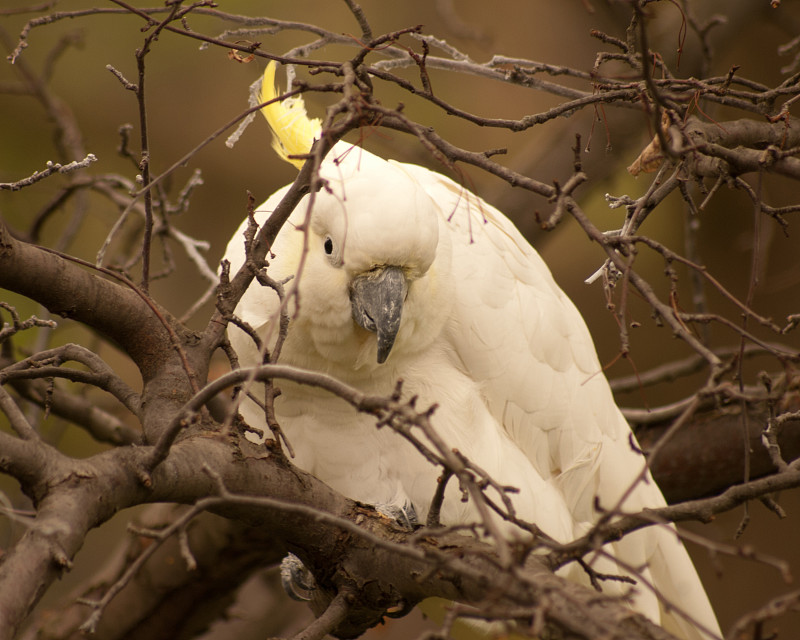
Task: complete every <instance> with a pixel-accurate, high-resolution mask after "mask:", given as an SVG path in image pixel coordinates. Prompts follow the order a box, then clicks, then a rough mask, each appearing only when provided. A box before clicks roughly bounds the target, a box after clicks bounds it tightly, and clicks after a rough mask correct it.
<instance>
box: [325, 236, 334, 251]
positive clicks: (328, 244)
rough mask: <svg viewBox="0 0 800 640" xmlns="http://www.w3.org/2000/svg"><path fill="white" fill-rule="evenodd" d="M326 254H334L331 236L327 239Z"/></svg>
mask: <svg viewBox="0 0 800 640" xmlns="http://www.w3.org/2000/svg"><path fill="white" fill-rule="evenodd" d="M325 253H326V254H328V255H331V254H332V253H333V240H331V239H330V236H329V237H327V238H325Z"/></svg>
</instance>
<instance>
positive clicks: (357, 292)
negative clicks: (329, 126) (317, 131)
mask: <svg viewBox="0 0 800 640" xmlns="http://www.w3.org/2000/svg"><path fill="white" fill-rule="evenodd" d="M332 153H333V154H334V158H333V161H332V162H326V163H325V165H324V166H323V169H322V172H321V173H322V177H323V178H324V179H325V180H326V183H327V187H326V189H325V190H323V191H321V192H320V193H319V194H318V197H317V198H316V202H315V204H314V207H313V211H312V216H311V224H310V228H309V238H308V252H309V253H308V259H307V263H308V272H307V273H305V274H301V275H300V278H301V279H305V280H306V282H304V283H301V285H300V291H301V296H302V295H303V294H302V292H303V291H308V295H309V297H310V296H312V295H313V297H314V298H316V299H318V300H323V299H327V300H328V301H329V302H330V303H331V304H330V307H329V315H328V316H327V317H326V315H325V314H322V313H321V311H322V309H320V308H317V312H318V313H319V315H318V316H317V317H316V318H314V321H315V322H316V323H322V324H330V325H331V326H333V325H337V324H338V325H340V326H341V325H342V324H343V321H344V318H343V315H344V304H343V301H344V300H345V299H346V301H347V303H346V306H347V315H349V322H350V323H351V324H352V325H353V326H352V335H353V337H354V338H355V339H356V340H357V341H358V340H359V339H360V341H361V342H362V343H365V342H366V340H365V338H366V335H365V334H364V332H365V331H366V332H369V333H372V334H374V336H375V337H374V341H375V344H376V350H377V353H376V358H377V362H378V363H383V362H384V361H385V360H386V359H387V357H388V356H389V353H390V352H391V350H392V347H393V345H394V344H395V340H396V339H397V336H398V332H399V331H400V329H401V325H402V324H403V323H402V320H403V313H404V309H406V315H408V316H409V317H408V320H409V321H410V323H411V324H412V325H413V324H414V321H415V320H416V319H418V318H417V316H419V315H420V314H421V313H422V310H420V309H417V308H416V307H417V305H418V304H419V303H421V300H420V299H419V293H420V291H419V290H421V289H427V287H428V285H429V282H428V279H429V272H430V270H431V266H432V264H433V263H434V260H435V259H436V257H437V248H438V245H439V221H438V214H437V212H436V209H435V206H434V203H433V202H432V201H431V199H430V197H429V196H428V195H427V193H425V191H424V190H423V189H421V188H420V187H419V186H418V185H417V184H416V183H415V182H414V181H413V179H412V178H411V177H410V176H408V175H407V174H406V173H405V172H403V171H402V170H401V169H400V168H398V167H397V165H394V164H392V163H389V162H386V161H385V160H383V159H381V158H377V157H375V156H373V155H371V154H367V153H366V152H364V151H362V150H361V149H359V148H357V147H350V146H349V145H339V146H337V147H336V148H335V149H334V150H333V152H332ZM314 254H316V255H314ZM334 296H335V297H334ZM334 301H338V302H337V303H336V304H333V303H334ZM302 304H303V302H302V301H301V305H302ZM409 314H410V315H409ZM348 333H350V332H349V331H345V332H344V334H345V335H346V334H348ZM369 350H370V351H371V352H373V353H374V350H373V349H372V348H369Z"/></svg>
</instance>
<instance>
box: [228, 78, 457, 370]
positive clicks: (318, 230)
mask: <svg viewBox="0 0 800 640" xmlns="http://www.w3.org/2000/svg"><path fill="white" fill-rule="evenodd" d="M278 95H279V92H278V90H277V89H276V87H275V65H274V63H270V64H269V65H268V66H267V69H266V70H265V72H264V77H263V82H262V85H261V91H260V94H259V99H260V101H261V102H265V103H269V104H268V105H267V106H265V107H264V108H263V109H262V113H263V115H264V116H265V118H266V119H267V122H268V123H269V125H270V128H271V129H272V132H273V147H274V148H275V149H276V151H277V152H278V154H279V155H280V156H281V157H282V158H284V159H285V160H287V161H289V162H292V163H293V164H295V165H296V166H298V167H301V166H302V161H301V160H297V159H296V158H293V157H292V156H296V155H302V154H304V153H308V151H309V150H310V149H311V145H312V144H313V142H314V139H315V138H317V137H319V135H321V125H320V122H319V120H311V119H309V118H308V116H307V114H306V111H305V105H304V104H303V101H302V98H301V97H299V96H298V97H296V98H292V99H290V100H283V101H277V100H276V98H277V96H278ZM320 176H321V178H322V179H323V184H324V187H323V188H322V189H321V190H320V191H319V192H318V193H316V194H315V195H314V196H313V197H310V196H306V198H305V199H304V201H303V202H301V203H300V204H299V205H298V207H297V209H296V211H295V213H294V214H293V215H292V217H291V219H290V221H289V225H288V228H284V230H282V231H281V233H280V234H279V236H278V239H277V242H276V245H275V247H274V248H273V250H274V253H275V258H274V259H273V260H272V261H271V262H272V264H271V267H270V269H271V271H272V273H273V274H277V276H275V277H282V276H286V275H295V274H297V280H296V286H297V292H298V296H297V298H296V304H297V307H296V309H295V310H294V313H293V323H294V327H293V330H292V332H290V333H291V334H293V335H292V336H291V337H290V341H291V342H292V343H293V344H295V345H297V346H298V348H297V349H290V351H294V352H295V353H297V354H305V355H308V358H307V359H305V360H304V361H303V364H305V365H307V366H319V365H320V364H321V363H320V362H319V361H315V360H317V359H318V358H321V359H322V360H323V361H326V362H328V363H339V364H345V365H347V366H349V367H355V368H358V369H361V368H366V369H368V370H369V369H372V368H374V367H375V366H377V364H382V363H383V362H385V361H386V359H387V358H388V357H389V354H390V353H391V352H392V351H393V350H394V351H395V352H397V351H398V350H401V351H402V350H404V349H405V350H411V349H415V348H421V347H423V346H424V345H425V343H426V342H427V340H426V339H425V338H426V336H427V335H428V334H430V333H431V332H434V331H437V330H438V329H439V328H441V322H438V321H436V319H437V318H439V317H440V316H443V312H442V311H441V309H440V307H441V303H440V304H439V306H438V307H437V306H436V305H435V303H434V304H433V305H432V304H431V303H432V299H430V298H427V299H426V295H428V294H429V293H430V291H431V290H432V288H433V289H439V290H441V289H442V287H441V286H440V285H441V283H438V285H439V286H436V282H437V278H436V277H435V273H436V272H437V269H436V268H435V265H434V263H435V262H436V263H441V262H442V260H449V253H448V252H447V251H442V249H443V248H442V247H440V245H439V240H440V239H439V215H438V212H437V210H436V206H435V203H433V201H432V200H431V199H430V197H429V196H428V194H427V193H426V192H425V190H424V189H422V188H421V187H420V186H419V185H418V184H417V183H416V182H415V181H414V179H413V178H412V177H411V176H410V175H409V174H408V173H406V172H405V171H404V170H403V169H402V168H401V167H400V166H399V165H397V164H394V163H391V162H387V161H385V160H383V159H382V158H379V157H377V156H374V155H373V154H371V153H369V152H367V151H364V150H362V149H360V148H358V147H354V146H351V145H349V144H346V143H344V142H340V143H338V144H337V145H336V146H335V147H334V148H333V149H332V150H331V152H330V153H329V154H328V156H327V157H326V159H325V161H324V162H323V164H322V167H321V168H320ZM279 193H280V192H279ZM277 195H278V194H276V196H277ZM276 196H273V197H276ZM271 202H272V199H271V200H270V201H268V202H267V203H265V207H264V208H266V209H269V208H270V204H271ZM309 203H310V204H311V212H310V214H311V215H310V218H308V220H307V212H308V206H309ZM307 221H308V222H309V223H308V224H306V222H307ZM445 249H446V247H445ZM432 266H433V268H432ZM255 295H257V296H258V297H261V294H255ZM246 297H247V296H246ZM251 300H252V297H251ZM423 301H425V304H423ZM243 302H244V303H245V304H247V301H246V300H243ZM268 306H271V305H267V306H264V307H262V309H266V308H267V307H268ZM432 319H433V320H432ZM302 341H306V342H308V341H310V342H311V343H312V344H313V347H314V348H313V349H310V350H309V349H306V350H305V351H304V350H303V348H301V346H302V345H300V343H301V342H302ZM403 345H404V346H403ZM308 346H310V345H308ZM284 353H286V352H284ZM368 365H369V366H368Z"/></svg>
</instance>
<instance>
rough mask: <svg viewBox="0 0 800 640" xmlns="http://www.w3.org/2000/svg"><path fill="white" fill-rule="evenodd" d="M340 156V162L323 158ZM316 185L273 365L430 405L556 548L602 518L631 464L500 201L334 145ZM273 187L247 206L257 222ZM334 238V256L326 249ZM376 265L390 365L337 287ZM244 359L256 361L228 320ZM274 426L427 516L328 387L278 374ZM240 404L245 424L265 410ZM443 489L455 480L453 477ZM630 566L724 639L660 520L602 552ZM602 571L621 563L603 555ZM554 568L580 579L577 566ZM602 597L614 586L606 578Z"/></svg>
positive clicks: (599, 384)
mask: <svg viewBox="0 0 800 640" xmlns="http://www.w3.org/2000/svg"><path fill="white" fill-rule="evenodd" d="M334 159H335V161H334ZM321 173H322V175H323V177H324V178H325V179H326V180H327V182H328V186H329V191H321V192H319V193H318V194H317V201H316V204H315V205H314V209H313V211H312V212H311V225H310V230H309V232H308V238H307V241H308V245H307V246H308V254H307V256H306V263H305V267H304V271H303V273H302V274H300V276H299V277H298V278H297V279H296V281H295V283H294V284H295V285H296V286H297V287H298V293H299V297H298V298H297V299H299V301H300V302H299V306H293V307H292V308H291V309H290V313H291V315H292V322H291V327H290V331H289V336H288V339H287V341H286V344H285V345H284V348H283V352H282V361H283V362H286V363H289V364H293V365H297V366H301V367H305V368H309V369H314V370H318V371H324V372H327V373H330V374H332V375H334V376H336V377H338V378H340V379H342V380H343V381H345V382H347V383H349V384H351V385H354V386H356V387H358V388H359V389H361V390H362V391H364V392H366V393H370V394H382V395H388V394H390V393H391V392H392V390H393V389H394V387H395V383H396V381H397V380H398V379H402V380H404V391H405V393H406V394H407V396H411V395H418V396H419V406H425V405H426V404H432V403H434V402H435V403H438V405H439V408H438V409H437V411H436V412H435V414H434V417H433V424H434V427H435V428H436V430H437V432H438V433H439V435H440V436H441V437H442V438H444V440H445V441H446V442H447V444H448V445H449V446H450V447H454V448H458V449H459V450H460V451H461V452H462V453H463V454H465V455H466V456H467V457H468V458H469V459H471V460H472V461H474V462H475V463H476V464H477V465H478V466H480V467H482V468H483V469H485V470H486V471H487V472H489V474H490V475H491V476H492V477H493V478H494V479H495V480H497V481H499V482H500V483H503V484H509V485H513V486H516V487H518V488H519V489H520V492H519V494H518V495H516V496H514V498H513V500H514V505H515V508H516V509H517V512H518V514H519V516H520V517H522V518H524V519H526V520H529V521H531V522H534V523H536V524H537V525H538V526H539V527H540V528H541V529H542V530H544V531H545V532H546V533H548V534H549V535H550V536H552V537H554V538H556V539H557V540H560V541H564V542H566V541H569V540H571V539H573V538H574V537H576V536H579V535H581V534H582V533H584V532H585V531H586V530H587V529H588V528H589V527H590V526H591V524H592V522H594V521H595V520H596V518H597V513H596V512H595V510H594V501H595V499H596V498H597V499H599V501H600V503H601V504H602V505H604V506H606V507H612V506H615V505H616V503H617V501H618V500H619V499H620V497H621V496H622V494H623V492H625V491H626V490H627V489H628V487H629V486H630V485H631V483H632V482H633V481H634V478H635V477H636V475H637V474H638V473H639V472H640V470H641V469H642V467H643V465H644V460H643V458H642V456H641V454H639V453H637V452H636V451H634V450H633V449H632V447H631V446H630V443H629V438H630V437H631V436H630V430H629V428H628V425H627V423H626V422H625V420H624V418H623V417H622V415H621V413H620V412H619V410H618V408H617V407H616V405H615V403H614V400H613V397H612V395H611V391H610V389H609V387H608V383H607V381H606V379H605V377H604V376H603V375H602V372H601V370H600V364H599V362H598V361H597V357H596V355H595V351H594V346H593V344H592V341H591V337H590V336H589V332H588V330H587V329H586V326H585V324H584V322H583V319H582V318H581V316H580V314H579V312H578V311H577V309H576V308H575V307H574V305H573V304H572V303H571V301H570V300H569V299H568V298H567V297H566V296H565V294H564V293H563V292H562V291H561V290H560V289H559V287H558V286H557V285H556V284H555V282H554V280H553V278H552V276H551V274H550V272H549V270H548V269H547V267H546V265H545V264H544V262H543V261H542V260H541V258H540V257H539V255H538V254H537V253H536V252H535V251H534V250H533V248H532V247H531V246H530V245H529V244H528V243H527V242H526V241H525V240H524V238H523V237H522V236H521V235H520V233H519V232H518V231H517V230H516V228H515V227H514V226H513V225H512V224H511V223H510V222H509V220H508V219H506V218H505V216H503V215H502V214H501V213H500V212H499V211H497V210H496V209H494V208H492V207H491V206H490V205H488V204H487V203H486V202H483V201H482V200H480V199H479V198H478V197H477V196H475V195H473V194H472V193H470V192H468V191H467V190H465V189H463V188H462V187H461V186H459V185H458V184H456V183H455V182H453V181H452V180H449V179H448V178H445V177H444V176H442V175H440V174H437V173H433V172H431V171H428V170H427V169H424V168H422V167H419V166H416V165H409V164H402V163H396V162H387V161H384V160H382V159H380V158H378V157H376V156H374V155H372V154H370V153H368V152H366V151H363V150H361V149H358V148H352V147H350V146H349V145H346V144H345V143H339V144H337V145H336V147H334V149H333V151H332V152H331V154H330V156H329V159H327V160H326V161H325V162H324V163H323V167H322V169H321ZM284 193H285V189H283V190H281V191H278V192H277V193H276V194H274V195H273V196H272V197H270V198H269V199H268V200H267V201H266V202H265V203H264V204H263V205H262V206H261V207H259V209H258V211H257V212H256V220H257V221H258V222H259V224H260V223H263V221H264V220H265V219H266V218H267V217H268V216H269V214H270V213H271V211H272V210H273V209H274V208H275V206H276V205H277V203H278V202H279V201H280V199H281V198H282V196H283V195H284ZM306 202H307V199H306V200H304V201H303V202H301V203H300V205H299V206H298V207H297V209H296V211H295V213H294V214H293V215H292V217H291V218H290V221H289V224H287V225H286V226H285V228H284V229H283V230H282V231H281V233H280V234H279V236H278V239H277V240H276V242H275V244H274V246H273V248H272V253H274V255H275V257H274V258H273V259H271V261H270V274H271V275H272V277H273V278H276V279H277V278H284V277H287V276H289V275H294V274H295V273H296V270H297V268H298V265H299V264H300V260H301V254H302V248H303V235H302V233H301V232H300V231H298V230H297V226H298V225H299V224H300V223H301V222H302V221H303V220H304V218H305V216H306V209H307V204H306ZM245 224H246V223H243V225H242V227H241V228H240V230H239V231H238V232H237V233H236V234H235V235H234V237H233V238H232V240H231V242H230V243H229V245H228V249H227V252H226V258H227V259H228V260H229V261H230V262H231V265H232V269H234V270H235V269H238V267H239V266H240V265H241V264H242V262H243V259H244V250H243V246H244V240H243V231H244V225H245ZM326 239H331V241H332V242H333V245H334V248H335V251H334V255H333V256H328V255H326V254H325V251H324V250H323V246H324V244H325V241H326ZM376 265H396V266H400V267H402V268H403V269H404V270H405V273H406V275H407V277H408V279H409V283H410V284H409V288H408V296H407V299H406V301H405V304H404V307H403V316H402V322H401V325H400V330H399V332H398V335H397V339H396V341H395V344H394V347H393V349H392V351H391V353H390V355H389V357H388V359H387V361H386V362H385V363H384V364H382V365H379V364H378V363H377V356H376V354H377V346H376V339H375V335H374V334H371V333H369V332H367V331H365V330H364V329H362V328H361V327H359V326H358V325H357V324H356V323H355V322H354V321H353V319H352V316H351V308H350V301H349V297H348V295H349V283H350V281H351V280H352V279H353V278H354V277H355V276H356V275H358V274H359V273H362V272H364V271H366V270H368V269H370V268H372V267H374V266H376ZM277 309H278V299H277V296H276V295H275V294H274V292H273V291H272V290H271V289H269V288H265V287H261V286H260V285H258V284H257V283H256V284H253V285H252V286H251V287H250V289H249V290H248V291H247V292H246V294H245V296H244V297H243V298H242V301H241V302H240V304H239V306H238V308H237V313H238V314H239V315H240V316H241V317H242V318H243V319H244V320H246V321H247V322H249V323H250V324H251V325H252V326H254V327H255V328H256V329H257V330H258V331H259V333H261V334H262V335H263V336H265V337H266V338H269V339H270V340H274V338H275V335H276V326H277V325H276V322H277ZM230 338H231V341H232V343H233V346H234V348H235V350H236V351H237V353H238V354H239V357H240V359H241V360H242V363H243V364H245V365H247V364H256V363H258V362H259V361H260V357H259V355H258V353H257V352H256V350H255V348H254V346H253V343H252V341H251V340H250V339H249V338H248V337H247V336H246V335H245V334H244V333H243V332H242V331H241V330H239V329H238V328H236V327H231V329H230ZM280 386H281V388H282V392H283V393H282V395H281V396H280V397H279V398H278V399H277V401H276V403H275V409H276V412H277V415H278V419H279V421H280V422H281V425H282V427H283V429H284V430H285V431H286V433H287V434H288V437H289V439H290V441H291V443H292V445H293V447H294V449H295V451H296V452H297V458H296V460H295V462H296V464H297V465H298V466H300V467H301V468H303V469H305V470H307V471H309V472H311V473H313V474H314V475H316V476H317V477H319V478H320V479H321V480H323V481H325V482H327V483H328V484H329V485H331V486H332V487H333V488H334V489H337V490H338V491H340V492H342V493H343V494H345V495H347V496H349V497H351V498H353V499H356V500H361V501H365V502H370V503H382V504H394V505H398V506H403V505H405V504H407V503H409V502H410V503H412V504H413V505H414V507H415V508H416V510H417V513H418V514H419V515H420V517H421V518H423V519H424V518H425V516H426V514H427V511H428V505H429V502H430V500H431V497H432V495H433V492H434V489H435V487H436V479H437V476H438V475H439V471H440V470H439V469H436V468H434V467H433V466H431V465H430V464H429V463H428V462H426V461H425V460H424V459H423V458H422V456H421V455H419V453H418V452H417V451H416V450H415V449H414V448H413V447H412V446H411V445H410V444H409V443H408V442H407V441H405V440H404V439H403V438H402V437H400V436H399V435H397V434H396V433H394V432H392V431H391V430H389V429H387V428H383V429H376V427H375V424H374V419H373V418H371V417H369V416H365V415H362V414H357V413H356V412H355V411H354V410H353V409H351V408H350V407H349V406H348V405H346V404H345V403H344V402H343V401H341V400H339V399H337V398H335V397H333V396H331V395H329V394H328V393H327V392H322V391H319V390H315V389H314V388H311V387H301V386H300V385H295V384H292V383H287V382H282V383H281V384H280ZM242 413H243V414H244V416H245V418H246V419H247V420H248V422H250V424H252V425H254V426H263V424H264V418H263V414H261V412H260V411H259V410H258V409H257V408H256V407H255V405H253V404H251V403H244V404H243V405H242ZM451 484H453V483H451ZM449 490H450V493H449V494H448V496H447V498H446V500H445V504H444V508H443V512H442V519H443V521H444V522H445V523H451V524H452V523H463V522H467V521H474V520H476V512H475V510H474V507H473V505H472V504H471V503H464V502H462V501H461V500H460V495H459V494H458V491H457V487H455V486H450V487H449ZM662 505H664V499H663V497H662V496H661V493H660V491H659V490H658V488H657V487H656V485H655V484H654V483H653V481H652V480H651V479H649V478H648V482H646V483H640V484H639V485H637V486H636V488H635V490H633V491H632V492H631V494H630V496H629V497H628V498H627V499H626V501H625V502H624V503H623V504H622V505H621V506H622V508H624V509H625V510H629V511H636V510H639V509H642V508H644V507H659V506H662ZM606 549H607V550H608V551H609V553H611V554H612V555H613V556H615V557H617V558H619V559H620V560H621V561H623V562H624V563H626V564H627V565H629V566H633V567H641V568H642V574H643V576H644V577H645V578H646V579H647V580H648V581H650V582H652V583H653V584H654V585H655V586H656V588H657V589H658V591H659V592H660V593H662V594H663V595H664V596H665V597H666V598H667V599H668V600H669V601H670V602H672V603H673V604H675V605H676V606H678V607H680V608H681V609H682V610H684V611H686V612H687V613H688V614H689V615H690V616H691V617H692V618H693V619H695V620H697V621H698V622H699V623H700V624H702V625H703V626H705V627H706V628H708V629H710V630H712V631H713V632H714V633H717V634H719V629H718V626H717V623H716V620H715V617H714V614H713V612H712V610H711V607H710V605H709V603H708V599H707V597H706V595H705V592H704V590H703V587H702V585H701V583H700V581H699V579H698V577H697V574H696V572H695V569H694V567H693V566H692V563H691V561H690V560H689V557H688V555H687V554H686V551H685V550H684V548H683V546H682V544H681V543H680V542H679V541H678V540H677V538H676V535H675V532H674V529H672V528H671V527H664V528H656V527H651V528H648V529H645V530H642V531H639V532H636V533H634V534H631V535H629V536H626V537H625V538H624V539H623V540H621V541H619V542H617V543H612V544H609V545H607V546H606ZM596 562H597V568H598V569H599V570H600V571H603V572H607V573H627V572H626V571H624V570H622V569H620V568H619V567H617V566H616V565H615V563H614V562H612V561H609V560H607V559H602V558H599V559H597V560H596ZM567 573H569V574H570V575H572V576H573V577H575V578H576V579H581V572H580V571H570V570H568V571H567ZM604 589H605V591H606V592H607V593H614V592H615V589H620V587H618V586H615V583H606V585H605V586H604ZM633 606H634V608H636V609H637V610H639V611H641V612H642V613H645V614H646V615H648V616H650V617H651V618H652V619H653V620H655V621H656V622H660V623H661V624H662V625H664V626H665V627H666V628H668V629H669V630H671V631H673V632H674V633H676V634H678V635H680V636H681V637H685V638H687V639H691V640H695V639H698V640H699V639H701V638H707V637H709V636H707V635H706V634H704V633H702V632H700V631H698V630H697V628H696V627H695V626H694V625H692V624H690V623H688V622H686V621H685V620H683V619H682V618H681V617H680V616H678V615H676V614H675V613H674V612H670V611H668V610H667V608H666V607H664V606H663V605H661V604H659V602H658V600H657V598H656V597H655V596H654V595H653V594H652V593H651V592H650V591H648V590H647V589H646V588H644V587H639V588H637V589H636V593H635V595H634V598H633Z"/></svg>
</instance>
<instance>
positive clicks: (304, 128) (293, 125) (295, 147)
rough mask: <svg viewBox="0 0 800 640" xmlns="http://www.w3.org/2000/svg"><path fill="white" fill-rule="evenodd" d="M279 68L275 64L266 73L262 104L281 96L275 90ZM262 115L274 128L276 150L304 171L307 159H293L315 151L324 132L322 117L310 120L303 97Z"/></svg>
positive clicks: (279, 103)
mask: <svg viewBox="0 0 800 640" xmlns="http://www.w3.org/2000/svg"><path fill="white" fill-rule="evenodd" d="M275 68H276V64H275V62H274V61H271V62H270V63H269V64H268V65H267V68H266V69H265V70H264V77H263V79H262V81H261V102H267V101H269V100H274V99H275V98H277V97H278V96H279V95H280V92H279V91H278V90H277V88H276V87H275ZM261 113H262V114H263V116H264V117H265V118H266V119H267V122H268V123H269V126H270V128H271V129H272V148H273V149H275V151H276V152H277V154H278V155H279V156H280V157H281V158H283V159H284V160H286V162H291V163H292V164H293V165H294V166H296V167H297V168H298V169H302V168H303V163H304V162H305V160H302V159H299V158H292V157H291V156H296V155H304V154H307V153H308V152H309V151H311V145H313V144H314V140H316V139H317V138H319V136H320V133H321V131H322V124H321V123H320V121H319V118H314V119H311V118H309V117H308V114H307V113H306V105H305V103H304V102H303V97H302V96H299V95H298V96H294V97H292V98H287V99H286V100H281V101H276V102H273V103H271V104H268V105H267V106H265V107H262V108H261Z"/></svg>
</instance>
